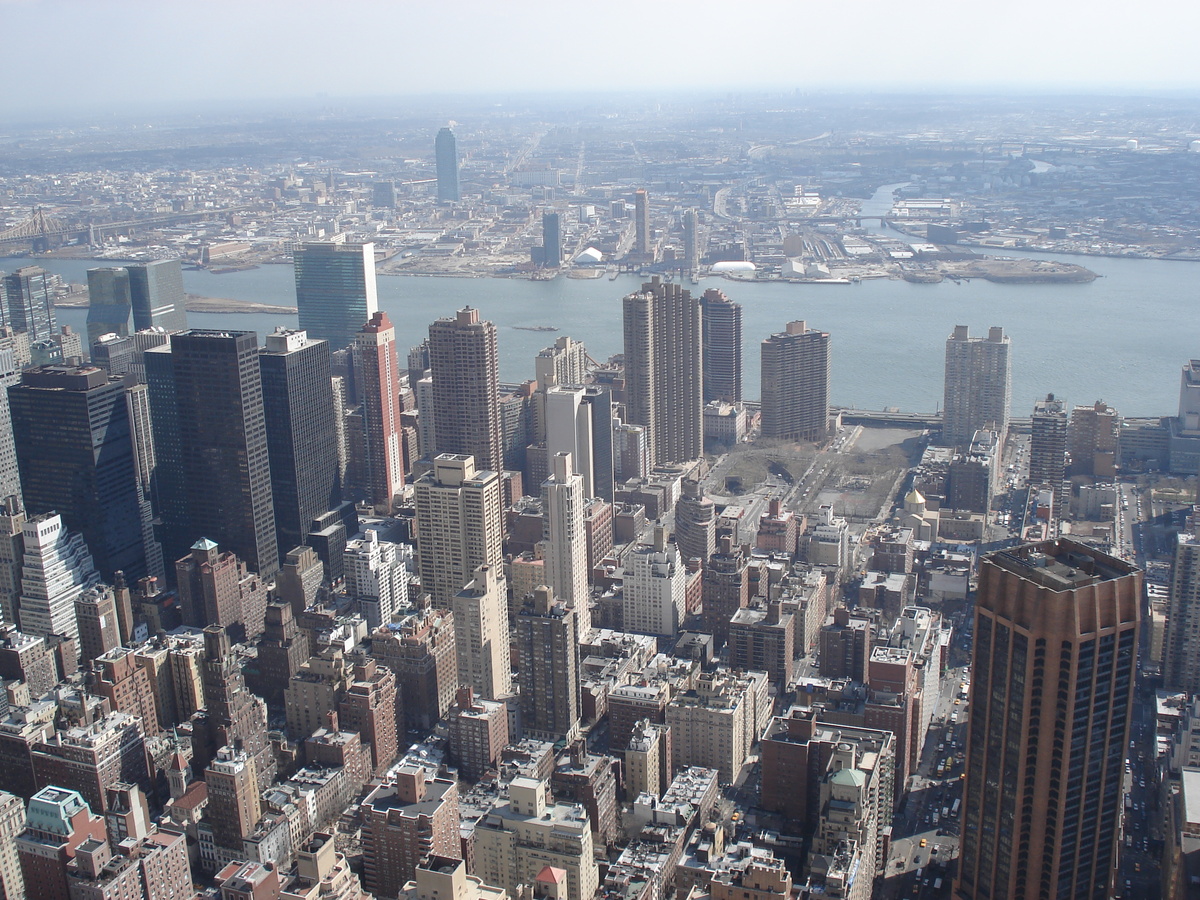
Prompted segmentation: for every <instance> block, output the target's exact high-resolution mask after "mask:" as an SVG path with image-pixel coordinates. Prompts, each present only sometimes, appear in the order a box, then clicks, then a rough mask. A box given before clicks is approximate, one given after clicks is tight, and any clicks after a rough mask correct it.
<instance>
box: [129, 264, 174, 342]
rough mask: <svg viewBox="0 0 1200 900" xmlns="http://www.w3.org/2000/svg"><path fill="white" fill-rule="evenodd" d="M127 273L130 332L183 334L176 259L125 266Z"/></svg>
mask: <svg viewBox="0 0 1200 900" xmlns="http://www.w3.org/2000/svg"><path fill="white" fill-rule="evenodd" d="M125 270H126V271H127V272H128V273H129V299H130V302H131V305H132V307H133V330H134V331H143V330H145V329H147V328H152V329H155V330H156V331H166V332H174V331H183V330H184V329H185V328H187V306H186V299H187V298H186V296H185V294H184V291H183V264H182V262H181V261H180V260H178V259H158V260H153V261H152V262H146V263H136V264H134V265H129V266H126V267H125Z"/></svg>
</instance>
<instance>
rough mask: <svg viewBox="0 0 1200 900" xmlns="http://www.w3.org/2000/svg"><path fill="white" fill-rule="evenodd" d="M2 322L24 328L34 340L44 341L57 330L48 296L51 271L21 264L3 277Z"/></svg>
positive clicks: (19, 328)
mask: <svg viewBox="0 0 1200 900" xmlns="http://www.w3.org/2000/svg"><path fill="white" fill-rule="evenodd" d="M4 290H5V293H6V294H7V297H8V302H7V303H6V304H5V309H4V313H5V320H4V324H5V325H7V326H8V327H9V328H12V329H13V330H14V331H24V332H26V333H27V334H28V335H29V340H30V341H33V342H37V341H44V340H46V339H48V338H49V337H50V335H52V334H54V332H55V331H57V330H58V327H57V325H56V324H55V321H54V300H53V298H52V297H51V296H50V273H49V272H47V271H46V270H45V269H43V268H42V267H41V266H24V267H22V268H20V269H17V271H15V272H13V273H11V274H9V275H6V276H4Z"/></svg>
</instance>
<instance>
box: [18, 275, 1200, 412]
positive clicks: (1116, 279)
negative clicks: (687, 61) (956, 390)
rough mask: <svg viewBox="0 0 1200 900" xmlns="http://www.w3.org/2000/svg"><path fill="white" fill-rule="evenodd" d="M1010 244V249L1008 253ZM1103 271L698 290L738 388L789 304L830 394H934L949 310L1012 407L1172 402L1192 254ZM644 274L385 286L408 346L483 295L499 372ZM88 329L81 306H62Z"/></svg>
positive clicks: (872, 398) (593, 321)
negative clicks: (1009, 344)
mask: <svg viewBox="0 0 1200 900" xmlns="http://www.w3.org/2000/svg"><path fill="white" fill-rule="evenodd" d="M1010 255H1019V254H1016V253H1011V254H1010ZM1073 261H1078V262H1083V263H1084V264H1086V265H1087V266H1088V268H1090V269H1092V270H1093V271H1095V272H1096V273H1097V274H1098V275H1099V276H1101V277H1099V278H1097V279H1096V280H1095V281H1093V282H1091V283H1089V284H1028V285H1004V284H993V283H990V282H986V281H980V280H972V281H970V282H966V283H956V282H949V281H948V282H943V283H941V284H910V283H908V282H904V281H898V280H888V279H880V280H869V281H864V282H862V283H861V284H852V285H821V284H783V283H753V282H732V281H727V280H725V279H722V278H707V279H705V280H704V281H703V282H702V283H701V284H699V285H688V287H689V289H691V290H692V291H693V292H698V291H702V290H704V289H705V288H709V287H715V288H719V289H720V290H722V291H724V292H725V293H726V294H727V295H728V296H729V297H730V299H732V300H734V301H736V302H738V303H741V304H742V306H743V309H744V321H743V337H744V342H745V355H744V365H745V371H744V391H745V394H746V396H747V397H748V398H755V397H757V396H758V393H759V389H758V381H759V378H758V366H759V352H758V350H759V343H760V342H761V341H762V339H763V338H764V337H766V336H767V335H768V334H770V333H771V332H774V331H779V330H782V328H783V326H784V325H785V324H786V323H787V322H788V321H790V320H793V319H804V320H806V321H807V322H808V323H809V324H810V325H811V326H812V327H815V328H820V329H823V330H825V331H829V332H830V333H831V334H832V343H833V372H832V386H831V398H832V401H833V402H834V403H836V404H841V405H848V406H855V407H861V408H871V409H877V408H882V407H884V406H894V407H898V408H900V409H902V410H906V411H915V412H927V411H932V410H934V409H935V408H936V407H938V406H939V405H940V403H941V398H942V375H943V371H942V370H943V359H944V352H945V340H946V337H947V335H949V334H950V332H951V330H952V329H953V327H954V325H955V324H968V325H970V327H971V330H972V333H984V332H986V329H987V328H988V326H990V325H1002V326H1003V327H1004V328H1005V330H1006V332H1007V333H1008V334H1009V335H1011V336H1012V341H1013V354H1012V355H1013V390H1012V396H1013V410H1014V413H1015V414H1016V415H1027V414H1028V412H1029V410H1030V409H1032V406H1033V403H1034V401H1035V400H1037V399H1039V398H1040V397H1042V396H1044V395H1045V394H1046V393H1047V392H1053V393H1055V394H1056V395H1058V396H1061V397H1064V398H1065V399H1066V400H1067V401H1068V402H1069V403H1073V404H1074V403H1091V402H1092V401H1094V400H1096V399H1104V400H1106V401H1107V402H1109V403H1111V404H1112V405H1113V406H1114V407H1116V408H1117V410H1119V411H1120V412H1121V413H1122V414H1123V415H1133V416H1136V415H1173V414H1174V413H1175V411H1176V408H1177V405H1178V396H1179V370H1180V367H1181V366H1182V365H1183V363H1184V362H1185V361H1186V360H1187V359H1189V358H1191V357H1192V356H1200V334H1198V331H1200V329H1198V328H1197V324H1196V315H1195V310H1196V308H1197V302H1196V301H1197V294H1198V293H1200V263H1193V262H1164V261H1159V260H1144V259H1111V258H1098V257H1097V258H1091V257H1089V258H1088V259H1086V260H1073ZM31 262H36V263H37V264H39V265H44V266H45V267H46V268H47V269H48V270H50V271H53V272H57V273H59V274H61V275H62V276H63V277H64V278H67V279H69V280H70V281H73V282H77V283H83V282H86V274H85V273H86V270H87V269H88V268H90V267H92V266H95V265H101V264H109V265H111V263H97V262H95V261H87V260H65V259H64V260H54V259H47V260H36V261H32V260H29V259H16V258H0V270H2V271H12V270H13V269H14V268H16V267H18V266H21V265H29V264H30V263H31ZM640 283H641V279H640V278H637V277H634V276H622V277H620V278H618V279H617V280H615V281H609V280H608V279H596V280H577V279H571V278H565V277H560V278H556V279H554V280H552V281H525V280H516V279H489V278H428V277H417V276H397V277H381V278H379V300H380V305H381V307H382V308H383V309H385V310H386V311H387V313H388V315H389V316H390V317H391V318H392V321H393V323H394V324H395V325H396V332H397V342H398V344H399V347H400V351H401V360H400V362H401V365H403V364H404V353H405V351H406V349H407V348H408V347H409V346H411V345H412V344H415V343H418V342H419V341H420V340H421V339H422V338H423V337H424V336H425V335H426V334H427V333H428V331H427V329H428V325H429V322H430V321H432V320H433V319H435V318H438V317H440V316H448V315H452V314H453V312H454V310H455V309H457V308H459V307H462V306H466V305H471V306H476V307H478V308H479V310H480V312H481V314H482V315H483V316H484V317H486V318H489V319H492V320H493V321H494V322H496V324H497V325H498V326H499V327H500V375H501V378H503V379H504V380H506V381H517V380H521V379H524V378H529V377H532V374H533V357H534V356H535V355H536V354H537V352H538V350H540V349H541V348H542V347H545V346H547V345H548V344H550V343H552V342H553V340H554V338H555V337H556V335H554V334H547V333H539V332H533V331H522V330H517V329H516V328H515V327H514V326H553V327H557V328H558V329H559V332H558V334H559V335H570V336H571V337H573V338H576V339H578V340H581V341H583V342H584V343H585V344H586V345H587V347H588V350H589V352H590V353H591V355H592V356H593V357H594V358H596V359H597V360H603V359H605V358H607V357H608V356H609V355H611V354H613V353H619V352H620V351H621V341H622V338H621V304H620V299H621V297H622V296H623V295H625V294H626V293H629V292H630V291H631V290H634V289H636V288H637V287H638V285H639V284H640ZM184 286H185V288H186V289H187V290H188V291H189V292H192V293H196V294H200V295H204V296H210V297H230V298H234V299H242V300H255V301H260V302H264V303H272V304H279V305H294V304H295V289H294V282H293V278H292V270H291V267H289V266H263V267H261V268H258V269H249V270H246V271H242V272H234V273H228V274H223V275H212V274H210V273H208V272H196V271H185V272H184ZM59 317H60V320H61V321H62V322H64V323H66V324H70V325H72V326H73V327H76V328H78V329H80V330H81V331H82V330H84V322H85V319H86V311H85V310H67V309H63V310H60V311H59ZM188 319H189V322H190V323H191V324H192V325H194V326H196V327H203V328H212V327H219V328H230V329H251V330H255V331H258V332H259V333H260V335H261V334H262V333H264V332H266V331H268V330H270V329H272V328H273V327H274V326H276V325H289V326H292V327H294V326H295V325H296V317H295V316H284V315H254V314H202V313H192V314H189V316H188Z"/></svg>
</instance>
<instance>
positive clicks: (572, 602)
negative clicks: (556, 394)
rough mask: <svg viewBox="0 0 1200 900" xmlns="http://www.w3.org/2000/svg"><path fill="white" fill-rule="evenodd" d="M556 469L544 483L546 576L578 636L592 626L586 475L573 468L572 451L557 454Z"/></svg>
mask: <svg viewBox="0 0 1200 900" xmlns="http://www.w3.org/2000/svg"><path fill="white" fill-rule="evenodd" d="M551 462H552V464H553V466H554V471H553V473H552V474H551V476H550V477H549V478H548V479H546V481H545V483H543V484H542V507H543V510H544V517H543V519H544V521H545V531H544V534H545V540H546V553H545V559H546V577H547V582H548V583H549V585H550V587H551V588H552V589H553V591H554V598H555V599H556V600H560V601H562V602H563V603H565V604H566V605H567V606H569V607H570V608H571V609H572V610H573V612H574V616H575V618H574V621H575V625H576V627H577V628H578V629H579V635H581V636H582V635H586V634H587V633H588V631H590V630H591V627H592V616H591V612H590V611H589V609H588V596H589V588H588V569H587V539H586V537H585V535H584V530H583V476H581V475H577V474H575V473H574V472H573V471H572V468H571V454H570V453H556V454H555V455H554V457H553V459H552V460H551Z"/></svg>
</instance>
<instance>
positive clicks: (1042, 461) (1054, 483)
mask: <svg viewBox="0 0 1200 900" xmlns="http://www.w3.org/2000/svg"><path fill="white" fill-rule="evenodd" d="M1066 471H1067V407H1066V404H1065V403H1063V401H1062V400H1057V399H1055V397H1054V395H1053V394H1047V395H1046V399H1045V400H1039V401H1037V403H1035V404H1033V417H1032V418H1031V419H1030V437H1029V484H1030V485H1031V486H1034V487H1037V486H1038V485H1042V484H1047V485H1050V487H1052V488H1054V492H1055V495H1056V497H1055V502H1056V503H1057V504H1058V506H1059V508H1061V507H1062V506H1063V505H1064V504H1065V502H1066V499H1067V481H1066Z"/></svg>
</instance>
